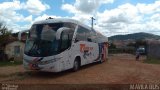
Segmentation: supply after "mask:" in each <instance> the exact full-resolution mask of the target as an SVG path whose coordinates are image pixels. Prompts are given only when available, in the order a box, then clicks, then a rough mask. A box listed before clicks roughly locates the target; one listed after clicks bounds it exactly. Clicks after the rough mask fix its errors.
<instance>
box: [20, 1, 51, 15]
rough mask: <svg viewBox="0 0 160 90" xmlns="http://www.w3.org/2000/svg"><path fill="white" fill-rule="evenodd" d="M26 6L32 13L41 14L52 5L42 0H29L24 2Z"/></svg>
mask: <svg viewBox="0 0 160 90" xmlns="http://www.w3.org/2000/svg"><path fill="white" fill-rule="evenodd" d="M23 4H24V3H23ZM24 8H25V9H27V10H28V11H29V12H30V13H31V14H34V15H39V14H40V13H42V12H43V11H45V10H47V9H49V8H50V6H49V5H47V4H45V3H42V2H41V1H40V0H28V1H27V2H26V3H25V4H24Z"/></svg>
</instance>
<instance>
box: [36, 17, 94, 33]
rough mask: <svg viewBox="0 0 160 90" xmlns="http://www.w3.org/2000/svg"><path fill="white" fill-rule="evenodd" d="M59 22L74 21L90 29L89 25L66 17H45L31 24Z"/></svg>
mask: <svg viewBox="0 0 160 90" xmlns="http://www.w3.org/2000/svg"><path fill="white" fill-rule="evenodd" d="M59 22H69V23H74V24H77V25H81V26H83V27H85V28H87V29H89V30H91V27H89V26H87V25H85V24H82V23H81V22H79V21H77V20H74V19H68V18H53V19H46V20H41V21H37V22H35V23H33V24H47V23H59Z"/></svg>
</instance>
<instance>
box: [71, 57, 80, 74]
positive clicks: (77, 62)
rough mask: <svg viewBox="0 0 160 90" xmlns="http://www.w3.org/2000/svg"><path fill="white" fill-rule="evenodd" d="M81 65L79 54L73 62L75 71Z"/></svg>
mask: <svg viewBox="0 0 160 90" xmlns="http://www.w3.org/2000/svg"><path fill="white" fill-rule="evenodd" d="M80 66H81V57H80V56H77V57H76V58H75V60H74V63H73V71H74V72H75V71H78V70H79V68H80Z"/></svg>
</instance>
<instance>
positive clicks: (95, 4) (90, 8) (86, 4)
mask: <svg viewBox="0 0 160 90" xmlns="http://www.w3.org/2000/svg"><path fill="white" fill-rule="evenodd" d="M108 3H113V0H76V2H75V3H74V4H73V5H72V4H63V5H62V9H63V10H66V11H69V12H71V13H74V14H75V13H77V12H82V13H87V14H91V13H94V12H96V11H97V9H98V8H99V7H100V6H101V5H102V4H108Z"/></svg>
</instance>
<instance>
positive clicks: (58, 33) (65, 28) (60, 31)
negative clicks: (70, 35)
mask: <svg viewBox="0 0 160 90" xmlns="http://www.w3.org/2000/svg"><path fill="white" fill-rule="evenodd" d="M69 30H70V28H68V27H61V28H59V29H58V30H57V32H56V39H57V40H59V39H60V38H61V34H62V32H63V31H69Z"/></svg>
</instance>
